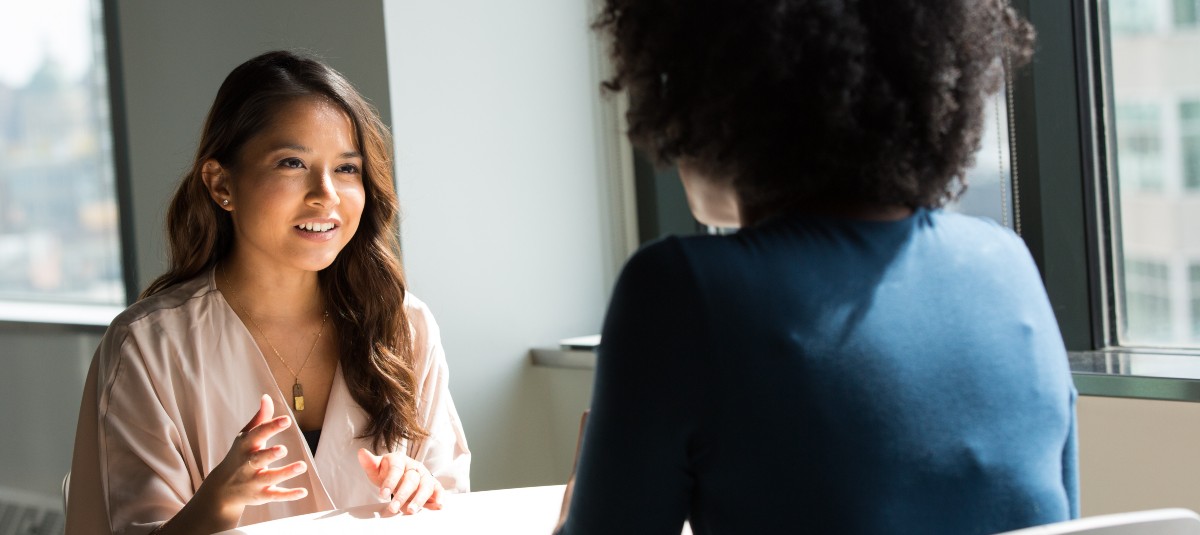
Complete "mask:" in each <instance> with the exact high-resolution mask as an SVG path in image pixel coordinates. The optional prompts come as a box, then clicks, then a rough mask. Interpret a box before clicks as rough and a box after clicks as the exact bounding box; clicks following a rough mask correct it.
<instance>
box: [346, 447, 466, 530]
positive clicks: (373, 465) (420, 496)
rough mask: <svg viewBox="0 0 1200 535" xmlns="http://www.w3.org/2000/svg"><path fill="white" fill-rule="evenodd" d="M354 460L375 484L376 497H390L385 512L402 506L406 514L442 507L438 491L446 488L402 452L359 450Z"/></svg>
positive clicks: (393, 510)
mask: <svg viewBox="0 0 1200 535" xmlns="http://www.w3.org/2000/svg"><path fill="white" fill-rule="evenodd" d="M358 462H359V463H360V464H362V467H363V470H364V471H366V473H367V477H368V478H369V479H370V480H371V484H372V485H377V486H379V497H380V498H388V497H389V496H390V497H391V499H392V502H391V503H389V504H388V506H387V511H388V512H389V513H391V514H396V513H399V512H400V511H401V508H402V507H403V511H404V513H405V514H410V515H411V514H413V513H416V512H417V511H420V510H421V509H422V508H428V509H441V508H442V494H444V493H445V492H446V489H443V488H442V484H441V483H440V482H438V480H437V478H435V477H433V475H431V474H430V473H429V470H428V469H427V468H425V465H423V464H421V463H420V462H419V461H415V460H413V459H410V458H409V457H408V456H407V455H405V454H403V453H395V452H393V453H386V454H384V455H383V456H378V455H375V454H373V453H371V452H369V451H367V450H365V449H360V450H358Z"/></svg>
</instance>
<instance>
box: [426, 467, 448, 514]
mask: <svg viewBox="0 0 1200 535" xmlns="http://www.w3.org/2000/svg"><path fill="white" fill-rule="evenodd" d="M430 477H431V478H433V482H434V485H433V495H431V496H430V497H429V499H428V500H425V508H426V509H433V510H434V511H437V510H439V509H441V508H442V498H443V497H445V496H446V488H445V487H443V486H442V482H441V481H438V480H437V478H436V477H433V476H432V475H430Z"/></svg>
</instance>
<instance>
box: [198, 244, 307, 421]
mask: <svg viewBox="0 0 1200 535" xmlns="http://www.w3.org/2000/svg"><path fill="white" fill-rule="evenodd" d="M221 276H222V278H223V279H225V286H226V287H227V288H229V296H230V297H232V298H233V302H234V303H235V304H237V306H238V308H239V309H241V311H242V314H245V315H246V319H248V320H250V324H251V325H253V326H254V328H255V329H256V330H257V331H258V334H259V335H261V336H262V337H263V340H264V341H266V342H267V347H269V348H271V352H272V353H275V358H277V359H279V362H281V363H283V367H284V368H287V371H288V372H289V373H291V374H292V377H293V378H294V379H295V380H296V382H295V384H293V385H292V408H294V409H296V410H297V411H302V410H304V386H303V385H301V384H300V372H302V371H304V367H305V366H307V365H308V361H309V360H310V359H312V355H313V350H315V349H317V343H318V342H320V341H321V334H322V333H324V332H325V322H326V321H327V320H329V311H328V310H326V311H325V313H324V314H322V315H321V329H320V330H318V331H317V338H316V339H314V340H313V343H312V347H310V348H308V355H307V356H305V357H304V362H302V363H300V370H299V371H295V370H292V367H291V366H289V365H288V363H287V361H286V360H284V359H283V355H280V354H279V350H278V349H275V344H272V343H271V339H270V338H268V337H267V332H266V331H264V330H263V329H262V327H260V326H259V325H258V322H257V321H254V316H251V315H250V311H249V310H246V306H245V305H243V304H242V301H241V299H238V296H237V291H235V290H234V289H233V285H232V284H230V283H229V277H228V276H227V275H225V270H224V268H222V269H221Z"/></svg>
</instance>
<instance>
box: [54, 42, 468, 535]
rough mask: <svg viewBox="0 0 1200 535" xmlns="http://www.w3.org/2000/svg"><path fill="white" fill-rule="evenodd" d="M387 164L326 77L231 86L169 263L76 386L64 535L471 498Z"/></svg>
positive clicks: (365, 115)
mask: <svg viewBox="0 0 1200 535" xmlns="http://www.w3.org/2000/svg"><path fill="white" fill-rule="evenodd" d="M390 149H391V148H390V141H389V138H388V133H387V130H386V127H385V126H383V124H382V123H381V122H380V120H379V118H378V116H377V114H376V113H375V111H374V110H373V109H372V108H371V106H370V105H369V104H368V103H367V102H366V101H365V100H364V99H363V98H362V97H361V96H360V95H359V94H358V92H357V91H356V90H355V89H354V88H353V87H352V86H351V85H350V83H349V82H347V81H346V79H345V78H343V77H342V76H341V75H340V74H339V73H337V72H336V71H334V70H333V69H331V68H329V67H328V66H326V65H324V64H322V63H321V62H319V61H316V60H313V59H310V58H305V57H301V56H298V55H296V54H293V53H289V52H271V53H267V54H263V55H261V56H259V57H256V58H253V59H251V60H249V61H247V62H246V63H244V64H242V65H241V66H239V67H237V68H236V69H234V70H233V72H231V73H230V74H229V76H228V77H227V78H226V80H225V82H224V83H223V84H222V86H221V88H220V90H219V91H218V93H217V97H216V100H215V102H214V103H213V106H212V109H211V110H210V112H209V116H208V119H207V121H206V122H205V125H204V130H203V132H202V135H201V140H200V147H199V150H198V151H197V154H196V158H195V160H194V163H193V165H192V167H191V169H190V170H189V171H188V173H187V174H186V175H185V176H184V178H183V180H182V182H181V184H180V185H179V188H178V190H177V191H176V193H175V196H174V199H173V200H172V201H171V205H170V209H169V212H168V214H167V230H168V232H167V236H168V240H169V242H170V267H169V269H168V271H167V272H166V273H165V274H164V275H162V276H161V277H159V278H158V279H157V280H155V281H154V282H153V283H152V284H151V285H150V286H149V288H147V289H146V291H145V292H143V294H142V296H141V299H140V300H139V301H138V302H137V303H135V304H134V305H132V306H131V307H129V309H127V310H126V311H125V312H124V313H122V314H121V315H120V316H118V317H117V318H116V319H115V320H114V321H113V323H112V325H111V326H110V327H109V329H108V332H107V333H106V334H105V336H104V338H103V340H102V341H101V343H100V347H99V349H98V350H97V352H96V357H95V358H94V359H93V362H92V367H91V370H90V371H89V373H88V378H87V382H86V385H85V391H84V396H83V402H82V405H81V409H80V417H79V428H78V432H77V434H76V442H75V454H74V460H73V464H72V477H71V488H70V493H69V497H70V499H69V507H68V514H67V523H68V525H67V531H68V533H96V532H105V533H108V532H112V533H148V532H152V531H153V532H158V533H211V532H214V531H221V530H224V529H230V528H234V527H236V526H239V525H246V524H252V523H256V522H261V521H265V520H271V519H276V518H282V517H287V516H293V515H297V514H304V513H310V512H316V511H321V510H327V509H333V508H337V507H347V506H354V505H361V504H363V503H371V502H379V503H381V504H386V505H384V506H383V511H384V512H385V514H395V513H400V512H404V513H414V512H417V511H419V510H421V509H422V508H438V507H440V503H441V496H442V495H443V494H444V493H445V492H465V491H467V490H468V488H469V476H468V471H469V466H470V452H469V450H468V449H467V445H466V439H465V437H464V435H463V431H462V425H461V424H460V422H459V419H458V414H457V412H456V410H455V408H454V403H453V401H452V400H451V398H450V393H449V390H448V382H447V374H448V372H447V366H446V359H445V355H444V353H443V351H442V347H441V342H440V337H439V334H438V328H437V324H436V323H435V322H434V320H433V317H432V315H431V314H430V312H429V310H428V308H426V307H425V305H424V304H423V303H422V302H420V301H419V300H417V299H416V298H415V297H414V296H412V295H411V294H409V293H408V292H407V291H406V288H405V282H404V277H403V274H402V271H401V268H400V263H399V260H398V258H397V239H396V236H397V211H398V208H397V206H398V204H397V200H396V193H395V187H394V184H393V182H392V167H391V153H390ZM256 411H257V412H256ZM251 414H253V416H251ZM247 419H249V421H248V422H247Z"/></svg>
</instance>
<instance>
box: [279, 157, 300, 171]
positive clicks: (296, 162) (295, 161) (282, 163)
mask: <svg viewBox="0 0 1200 535" xmlns="http://www.w3.org/2000/svg"><path fill="white" fill-rule="evenodd" d="M279 167H287V168H289V169H304V162H302V161H300V158H284V159H282V160H279Z"/></svg>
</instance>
